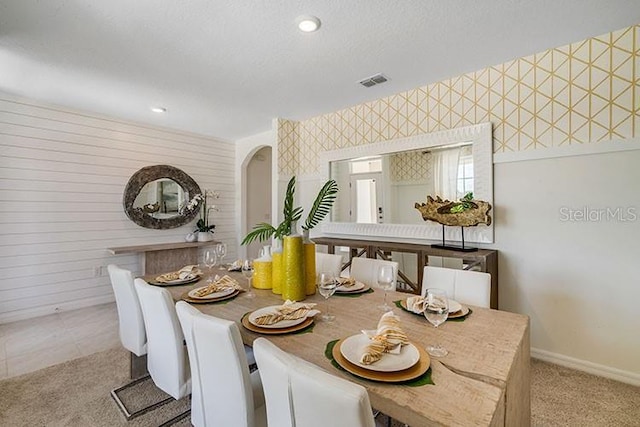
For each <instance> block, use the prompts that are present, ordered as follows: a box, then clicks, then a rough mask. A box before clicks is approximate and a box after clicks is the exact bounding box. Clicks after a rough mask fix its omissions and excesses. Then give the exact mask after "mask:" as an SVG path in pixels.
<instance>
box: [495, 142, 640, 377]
mask: <svg viewBox="0 0 640 427" xmlns="http://www.w3.org/2000/svg"><path fill="white" fill-rule="evenodd" d="M635 145H636V148H637V149H636V150H635V151H626V152H612V153H602V154H588V155H577V156H570V157H562V158H547V159H539V160H525V161H517V162H508V163H497V164H495V165H494V168H495V169H494V183H495V194H494V196H495V199H494V200H495V206H496V207H497V211H496V212H495V218H496V228H495V230H496V231H495V232H496V243H495V245H493V246H494V247H495V248H496V249H498V250H499V251H500V258H499V275H500V289H499V292H500V293H499V299H500V309H502V310H508V311H513V312H517V313H522V314H526V315H528V316H530V318H531V346H532V354H533V355H534V356H536V357H540V358H543V359H547V360H550V361H553V362H556V363H561V364H565V365H568V366H573V367H577V368H579V369H583V370H587V371H591V372H593V373H596V374H598V375H605V376H609V377H613V378H617V379H620V380H623V381H626V382H631V383H635V384H639V385H640V327H639V326H638V325H639V324H640V323H639V322H638V301H640V279H639V277H640V276H639V275H638V271H637V270H638V265H639V263H638V256H639V255H640V250H639V249H638V242H640V198H639V197H638V194H640V168H638V165H639V164H640V150H638V149H640V146H639V145H638V144H637V141H636V143H635ZM609 146H611V144H609ZM575 151H576V152H579V151H580V150H575ZM584 208H588V209H590V210H591V211H592V210H606V209H607V208H610V209H613V210H615V209H616V208H622V210H623V211H624V212H625V215H624V216H621V217H620V219H615V218H609V219H607V218H606V215H604V217H601V218H599V217H598V215H599V214H591V215H592V218H591V219H590V220H575V219H574V220H573V221H571V220H567V217H568V210H567V209H574V210H583V209H584ZM627 209H628V210H627ZM622 219H626V221H623V220H622Z"/></svg>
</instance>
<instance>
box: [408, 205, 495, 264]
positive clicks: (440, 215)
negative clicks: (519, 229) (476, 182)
mask: <svg viewBox="0 0 640 427" xmlns="http://www.w3.org/2000/svg"><path fill="white" fill-rule="evenodd" d="M415 208H416V209H418V210H419V211H420V213H421V214H422V219H424V220H425V221H435V222H437V223H439V224H442V244H441V245H431V247H434V248H440V249H451V250H455V251H461V252H473V251H477V250H478V248H471V247H468V246H465V245H464V227H475V226H476V225H478V224H486V225H491V217H490V216H489V211H490V210H491V204H489V203H488V202H484V201H482V200H473V193H467V194H466V195H465V196H464V197H463V198H462V199H460V200H459V201H457V202H452V201H449V200H442V199H441V198H440V196H436V198H435V199H434V198H433V197H431V196H427V203H417V202H416V204H415ZM445 225H449V226H454V227H456V226H457V227H460V228H461V230H462V246H458V245H447V244H445V238H444V236H445V233H444V227H445Z"/></svg>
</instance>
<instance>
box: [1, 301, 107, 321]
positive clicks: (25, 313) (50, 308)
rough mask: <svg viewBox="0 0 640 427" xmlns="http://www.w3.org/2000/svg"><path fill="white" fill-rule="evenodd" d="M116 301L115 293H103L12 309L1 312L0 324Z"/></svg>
mask: <svg viewBox="0 0 640 427" xmlns="http://www.w3.org/2000/svg"><path fill="white" fill-rule="evenodd" d="M113 301H115V297H114V295H113V294H111V295H102V296H98V297H93V298H85V299H81V300H75V301H69V302H65V303H61V304H52V305H46V306H42V307H35V308H29V309H26V310H19V311H12V312H9V313H2V314H0V324H2V323H10V322H17V321H18V320H26V319H32V318H34V317H40V316H47V315H49V314H55V313H60V312H61V311H69V310H76V309H78V308H85V307H91V306H93V305H100V304H106V303H109V302H113Z"/></svg>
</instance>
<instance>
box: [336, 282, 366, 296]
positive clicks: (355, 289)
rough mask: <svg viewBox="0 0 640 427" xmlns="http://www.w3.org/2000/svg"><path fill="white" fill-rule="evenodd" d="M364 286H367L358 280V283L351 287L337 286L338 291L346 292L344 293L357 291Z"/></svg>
mask: <svg viewBox="0 0 640 427" xmlns="http://www.w3.org/2000/svg"><path fill="white" fill-rule="evenodd" d="M364 287H365V284H364V283H362V282H358V281H356V284H355V285H353V286H349V287H347V286H343V285H340V286H338V287H337V288H336V292H344V293H349V292H357V291H359V290H362V289H364Z"/></svg>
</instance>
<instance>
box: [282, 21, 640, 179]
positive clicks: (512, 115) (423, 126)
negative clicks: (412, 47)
mask: <svg viewBox="0 0 640 427" xmlns="http://www.w3.org/2000/svg"><path fill="white" fill-rule="evenodd" d="M483 122H491V123H493V142H494V144H493V145H494V152H495V153H499V152H516V151H523V150H543V149H545V148H548V147H552V146H560V145H570V144H582V143H589V142H600V141H607V140H617V139H626V138H632V137H635V136H639V135H640V25H635V26H632V27H628V28H624V29H621V30H619V31H614V32H612V33H608V34H604V35H602V36H599V37H594V38H590V39H586V40H583V41H580V42H577V43H573V44H570V45H567V46H562V47H558V48H554V49H549V50H546V51H544V52H540V53H538V54H535V55H531V56H527V57H523V58H519V59H516V60H513V61H509V62H505V63H503V64H500V65H496V66H493V67H488V68H485V69H482V70H479V71H476V72H473V73H468V74H464V75H461V76H456V77H452V78H450V79H448V80H443V81H440V82H437V83H433V84H430V85H427V86H422V87H419V88H416V89H413V90H409V91H406V92H402V93H398V94H396V95H392V96H389V97H386V98H381V99H378V100H375V101H372V102H367V103H364V104H359V105H356V106H353V107H350V108H347V109H344V110H340V111H336V112H333V113H329V114H324V115H321V116H317V117H313V118H311V119H309V120H305V121H301V122H292V121H288V120H284V119H280V120H278V166H279V172H280V174H282V175H291V174H296V173H297V174H312V173H317V172H318V154H319V153H320V152H322V151H326V150H335V149H339V148H344V147H349V146H353V145H361V144H369V143H372V142H378V141H384V140H389V139H396V138H403V137H407V136H412V135H416V134H421V133H430V132H434V131H440V130H445V129H452V128H456V127H461V126H468V125H472V124H477V123H483Z"/></svg>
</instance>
